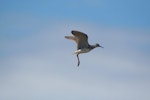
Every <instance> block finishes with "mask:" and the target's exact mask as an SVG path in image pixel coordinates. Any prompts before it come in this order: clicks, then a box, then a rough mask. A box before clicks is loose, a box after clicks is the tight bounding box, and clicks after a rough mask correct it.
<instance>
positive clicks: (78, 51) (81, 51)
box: [75, 48, 91, 54]
mask: <svg viewBox="0 0 150 100" xmlns="http://www.w3.org/2000/svg"><path fill="white" fill-rule="evenodd" d="M89 51H91V50H90V49H88V48H85V49H78V50H76V51H75V54H80V53H87V52H89Z"/></svg>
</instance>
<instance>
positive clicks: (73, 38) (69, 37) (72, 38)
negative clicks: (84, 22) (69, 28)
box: [65, 36, 75, 41]
mask: <svg viewBox="0 0 150 100" xmlns="http://www.w3.org/2000/svg"><path fill="white" fill-rule="evenodd" d="M65 38H66V39H69V40H74V41H75V37H73V36H65Z"/></svg>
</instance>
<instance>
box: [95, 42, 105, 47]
mask: <svg viewBox="0 0 150 100" xmlns="http://www.w3.org/2000/svg"><path fill="white" fill-rule="evenodd" d="M95 46H96V47H101V48H104V47H103V46H101V45H99V44H98V43H96V44H95Z"/></svg>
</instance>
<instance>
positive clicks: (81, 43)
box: [71, 30, 89, 49]
mask: <svg viewBox="0 0 150 100" xmlns="http://www.w3.org/2000/svg"><path fill="white" fill-rule="evenodd" d="M71 33H72V34H73V35H74V36H75V39H76V40H75V41H76V43H77V49H81V48H86V47H88V45H89V43H88V36H87V35H86V34H85V33H82V32H79V31H75V30H73V31H72V32H71Z"/></svg>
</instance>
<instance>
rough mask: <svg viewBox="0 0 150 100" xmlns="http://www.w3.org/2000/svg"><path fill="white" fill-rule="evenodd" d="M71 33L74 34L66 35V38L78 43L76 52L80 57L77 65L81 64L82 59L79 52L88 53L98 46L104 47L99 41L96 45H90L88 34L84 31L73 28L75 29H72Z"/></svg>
mask: <svg viewBox="0 0 150 100" xmlns="http://www.w3.org/2000/svg"><path fill="white" fill-rule="evenodd" d="M71 33H72V34H73V36H65V38H66V39H69V40H73V41H75V42H76V44H77V50H76V51H75V53H74V54H76V55H77V59H78V64H77V66H79V65H80V59H79V54H80V53H87V52H89V51H91V50H93V49H94V48H96V47H101V48H103V47H102V46H101V45H99V44H98V43H96V44H95V45H90V44H89V43H88V36H87V34H85V33H83V32H80V31H76V30H73V31H71Z"/></svg>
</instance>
